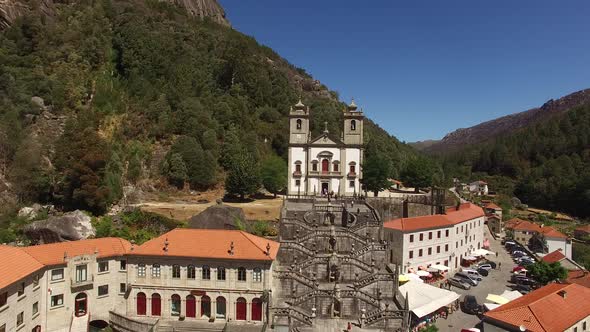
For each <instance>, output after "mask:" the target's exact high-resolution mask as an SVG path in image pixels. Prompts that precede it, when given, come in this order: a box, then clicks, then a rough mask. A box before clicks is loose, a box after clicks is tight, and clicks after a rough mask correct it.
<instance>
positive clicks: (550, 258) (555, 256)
mask: <svg viewBox="0 0 590 332" xmlns="http://www.w3.org/2000/svg"><path fill="white" fill-rule="evenodd" d="M564 258H565V255H564V254H562V253H561V249H557V250H555V251H554V252H551V253H548V254H547V255H545V256H543V258H541V259H542V260H543V261H544V262H546V263H554V262H559V261H561V260H562V259H564Z"/></svg>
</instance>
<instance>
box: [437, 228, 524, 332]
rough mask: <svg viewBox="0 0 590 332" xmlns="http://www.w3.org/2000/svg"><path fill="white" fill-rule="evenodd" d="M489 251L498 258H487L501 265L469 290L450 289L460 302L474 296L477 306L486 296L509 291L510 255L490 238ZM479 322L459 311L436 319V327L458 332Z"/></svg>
mask: <svg viewBox="0 0 590 332" xmlns="http://www.w3.org/2000/svg"><path fill="white" fill-rule="evenodd" d="M490 250H491V251H493V252H497V253H498V257H495V256H491V255H490V256H488V257H487V258H488V259H489V260H491V261H494V262H496V263H501V267H500V269H496V270H490V274H489V275H488V276H487V277H483V280H482V281H481V282H480V283H479V285H477V286H476V287H472V288H471V289H470V290H463V289H459V288H457V287H452V288H451V290H452V291H454V292H456V293H459V294H461V298H460V301H461V302H462V301H463V298H464V296H465V295H467V294H469V295H474V296H475V297H476V299H477V302H478V303H479V304H483V303H485V302H486V301H485V299H486V297H487V296H488V294H490V293H493V294H498V295H499V294H502V292H504V290H510V288H509V287H508V285H509V283H508V280H509V279H510V275H511V272H512V268H513V267H514V265H515V264H514V262H513V261H512V258H511V257H510V254H509V253H507V252H506V250H505V249H504V246H502V244H500V241H497V240H494V239H493V238H492V237H490ZM479 322H480V319H479V317H478V316H477V315H469V314H466V313H464V312H463V311H461V310H458V311H455V312H453V313H452V314H451V315H449V317H448V318H447V319H442V318H441V319H438V320H437V321H436V326H437V327H438V329H439V331H441V332H442V331H445V332H446V331H449V332H450V331H453V332H456V331H460V330H461V329H462V328H469V327H475V325H476V324H478V323H479Z"/></svg>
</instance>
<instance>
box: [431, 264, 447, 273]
mask: <svg viewBox="0 0 590 332" xmlns="http://www.w3.org/2000/svg"><path fill="white" fill-rule="evenodd" d="M431 268H433V269H437V270H439V271H448V270H449V267H448V266H444V265H442V264H434V265H432V266H431Z"/></svg>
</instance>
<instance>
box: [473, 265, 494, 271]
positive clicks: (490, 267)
mask: <svg viewBox="0 0 590 332" xmlns="http://www.w3.org/2000/svg"><path fill="white" fill-rule="evenodd" d="M476 269H484V270H487V271H489V270H493V269H494V268H493V267H492V265H490V264H486V263H484V264H479V265H478V266H477V267H476Z"/></svg>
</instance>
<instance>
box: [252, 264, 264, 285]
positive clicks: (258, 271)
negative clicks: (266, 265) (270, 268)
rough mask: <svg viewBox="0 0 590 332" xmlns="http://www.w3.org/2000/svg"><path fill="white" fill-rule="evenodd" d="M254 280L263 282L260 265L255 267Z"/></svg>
mask: <svg viewBox="0 0 590 332" xmlns="http://www.w3.org/2000/svg"><path fill="white" fill-rule="evenodd" d="M252 281H254V282H261V281H262V269H261V268H259V267H255V268H254V271H253V272H252Z"/></svg>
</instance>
